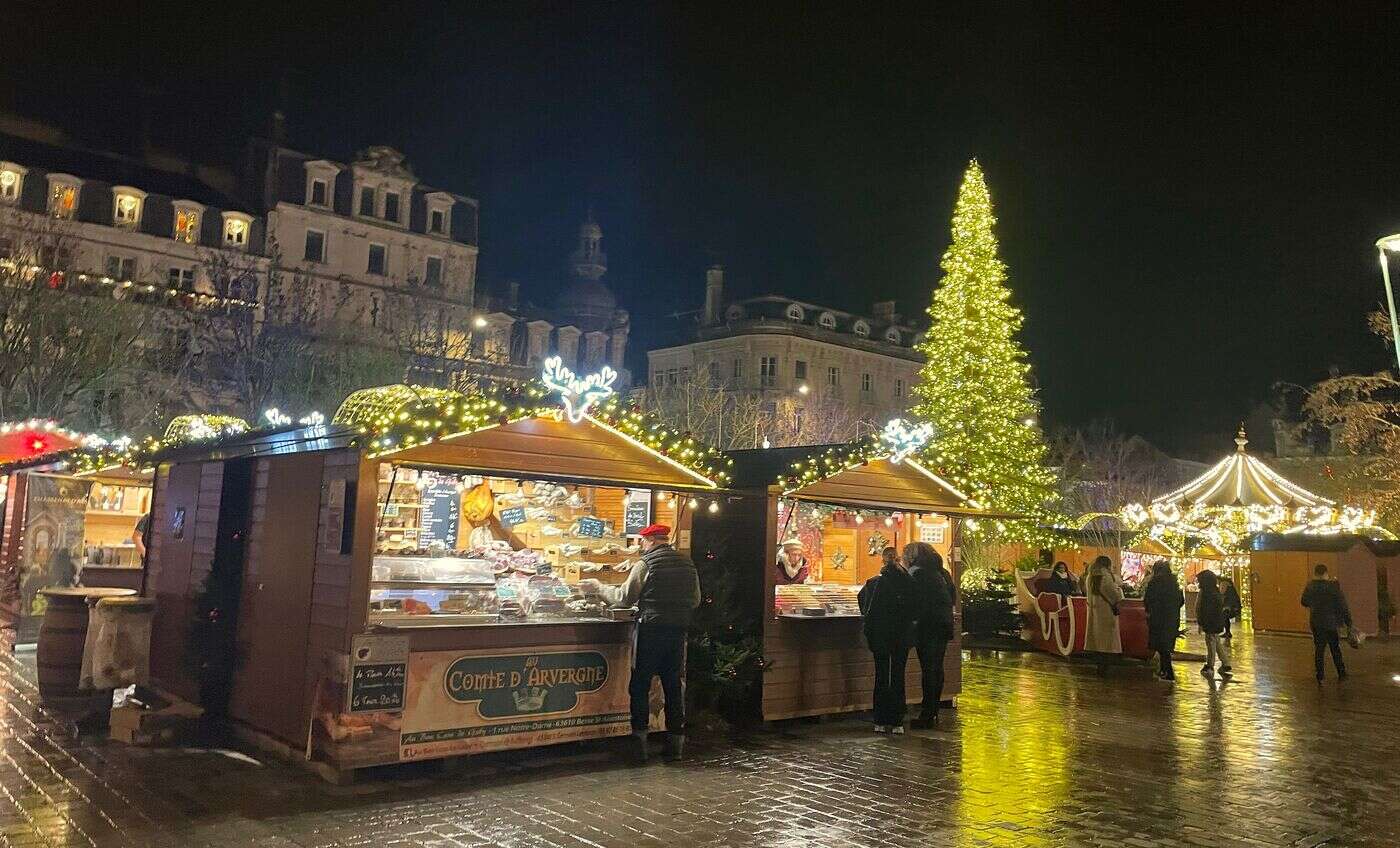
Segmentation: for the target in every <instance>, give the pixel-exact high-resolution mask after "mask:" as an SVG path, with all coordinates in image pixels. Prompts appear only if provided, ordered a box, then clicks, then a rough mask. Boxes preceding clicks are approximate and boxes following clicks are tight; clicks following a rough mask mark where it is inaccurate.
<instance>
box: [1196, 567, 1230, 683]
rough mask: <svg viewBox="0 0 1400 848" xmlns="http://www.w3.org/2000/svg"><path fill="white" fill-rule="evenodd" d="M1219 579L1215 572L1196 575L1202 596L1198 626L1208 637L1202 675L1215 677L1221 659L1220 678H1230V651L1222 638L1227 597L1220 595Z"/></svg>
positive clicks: (1199, 605) (1197, 610) (1198, 603)
mask: <svg viewBox="0 0 1400 848" xmlns="http://www.w3.org/2000/svg"><path fill="white" fill-rule="evenodd" d="M1218 581H1219V577H1218V576H1217V575H1216V573H1215V572H1214V571H1202V572H1201V573H1200V574H1197V575H1196V582H1197V583H1198V584H1200V587H1201V596H1200V598H1199V599H1197V601H1196V625H1197V626H1198V627H1200V628H1201V633H1202V634H1204V635H1205V637H1206V664H1205V665H1203V666H1201V674H1202V675H1204V676H1206V677H1214V676H1215V660H1216V657H1219V658H1220V676H1221V677H1229V676H1230V649H1229V647H1228V646H1227V645H1226V644H1225V640H1224V639H1223V638H1222V637H1223V635H1224V633H1225V596H1224V595H1222V594H1221V593H1220V584H1219V582H1218Z"/></svg>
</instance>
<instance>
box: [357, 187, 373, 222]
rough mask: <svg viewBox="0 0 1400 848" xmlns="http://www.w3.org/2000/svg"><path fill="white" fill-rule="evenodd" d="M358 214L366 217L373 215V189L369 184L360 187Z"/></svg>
mask: <svg viewBox="0 0 1400 848" xmlns="http://www.w3.org/2000/svg"><path fill="white" fill-rule="evenodd" d="M360 214H361V215H363V216H365V217H366V218H373V217H374V189H372V188H370V187H369V186H365V187H364V188H361V189H360Z"/></svg>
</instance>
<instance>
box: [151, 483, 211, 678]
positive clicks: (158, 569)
mask: <svg viewBox="0 0 1400 848" xmlns="http://www.w3.org/2000/svg"><path fill="white" fill-rule="evenodd" d="M223 472H224V466H223V463H221V462H202V463H188V464H181V465H170V464H164V465H161V466H160V468H158V469H157V470H156V478H155V495H154V499H153V501H152V521H153V526H152V528H151V547H150V550H149V551H148V553H147V562H148V572H147V575H146V594H147V595H150V596H153V597H155V599H156V612H155V619H154V621H153V622H152V626H151V677H152V678H153V679H154V680H155V681H156V682H157V683H159V684H160V685H162V686H164V687H165V688H167V689H169V690H170V691H172V692H174V693H175V694H177V695H179V696H180V697H182V698H186V699H189V700H192V701H197V700H198V699H199V683H198V680H197V679H196V678H195V676H194V674H193V672H192V670H191V668H190V663H188V662H187V660H186V654H185V644H186V641H187V639H188V638H189V633H190V625H191V622H192V621H193V616H194V609H195V599H196V597H197V596H198V594H199V592H200V591H201V589H202V588H203V586H204V580H205V578H206V577H208V576H209V569H210V567H211V565H212V564H213V561H214V543H215V540H216V537H217V535H218V528H219V503H220V499H221V496H222V492H223ZM180 510H183V511H184V518H183V526H182V527H181V528H179V529H178V530H177V529H176V528H175V526H174V521H175V519H176V516H177V515H178V514H179V512H180Z"/></svg>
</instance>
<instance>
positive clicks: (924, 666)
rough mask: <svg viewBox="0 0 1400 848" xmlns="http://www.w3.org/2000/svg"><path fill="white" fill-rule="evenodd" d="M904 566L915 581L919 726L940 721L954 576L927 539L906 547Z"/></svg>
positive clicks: (916, 720)
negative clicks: (920, 696) (920, 694)
mask: <svg viewBox="0 0 1400 848" xmlns="http://www.w3.org/2000/svg"><path fill="white" fill-rule="evenodd" d="M904 565H905V566H906V567H907V568H908V569H909V576H910V577H911V578H913V581H914V598H915V604H916V609H915V613H914V615H915V619H916V622H917V623H916V624H915V625H914V650H915V651H916V652H917V653H918V655H919V669H920V671H921V673H922V684H923V690H924V701H923V704H922V705H921V706H920V708H919V717H918V718H916V719H914V720H913V721H912V722H910V723H909V724H910V726H911V727H914V728H916V729H920V728H929V727H933V726H934V725H936V724H937V723H938V706H939V703H940V702H942V700H943V660H944V657H945V656H946V655H947V653H948V643H949V642H950V641H952V639H953V599H954V596H953V594H952V592H951V591H950V589H951V583H952V577H951V576H950V575H949V574H948V572H947V571H944V569H943V557H941V556H939V555H938V551H935V550H934V549H933V546H932V545H930V544H928V543H927V542H913V543H910V544H908V545H905V546H904Z"/></svg>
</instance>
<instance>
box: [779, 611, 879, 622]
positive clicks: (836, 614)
mask: <svg viewBox="0 0 1400 848" xmlns="http://www.w3.org/2000/svg"><path fill="white" fill-rule="evenodd" d="M777 618H795V619H800V620H802V621H823V620H825V619H829V618H846V619H849V618H864V616H862V615H861V614H860V613H851V612H829V613H825V614H824V615H803V614H802V613H800V612H780V613H778V615H777Z"/></svg>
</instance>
